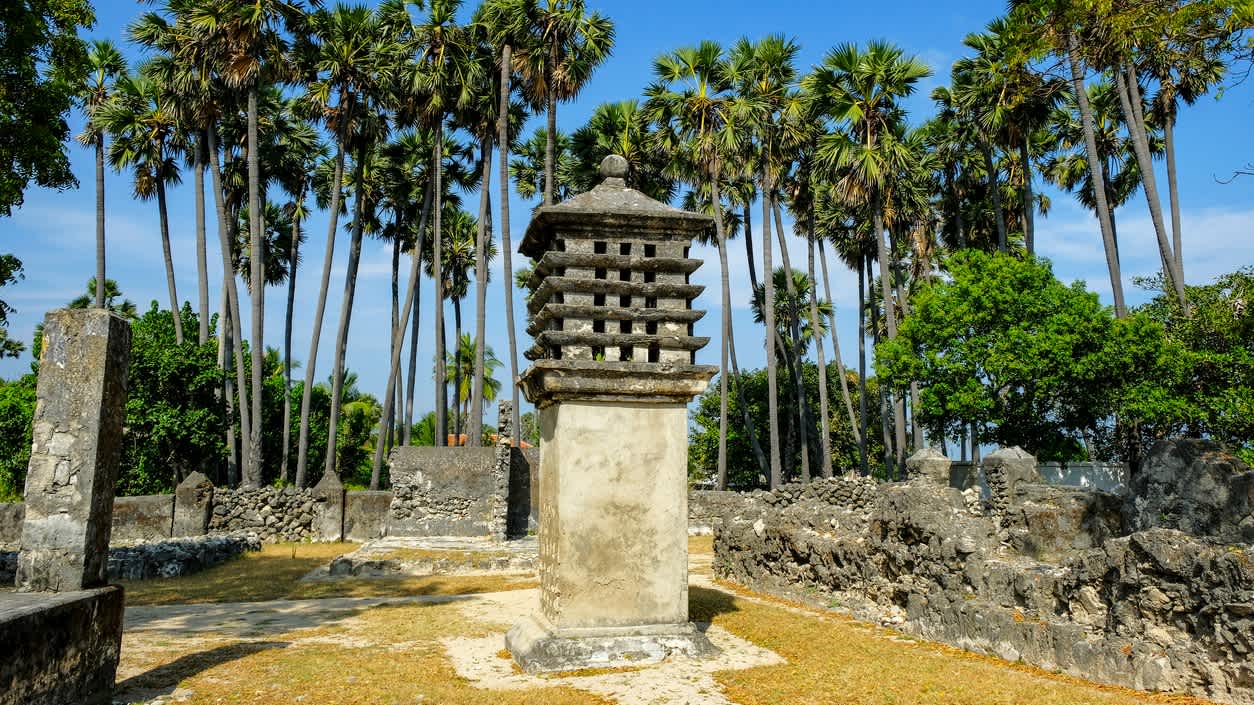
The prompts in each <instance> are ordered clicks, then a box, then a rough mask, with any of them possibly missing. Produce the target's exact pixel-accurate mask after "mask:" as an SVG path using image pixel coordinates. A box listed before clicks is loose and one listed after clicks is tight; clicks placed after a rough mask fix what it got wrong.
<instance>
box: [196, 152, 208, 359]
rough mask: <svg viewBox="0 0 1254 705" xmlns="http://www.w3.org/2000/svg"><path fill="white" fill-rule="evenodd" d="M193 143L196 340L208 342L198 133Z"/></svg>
mask: <svg viewBox="0 0 1254 705" xmlns="http://www.w3.org/2000/svg"><path fill="white" fill-rule="evenodd" d="M192 140H193V141H194V142H195V147H194V152H193V157H192V160H193V164H192V171H193V172H194V173H195V175H196V178H195V188H196V285H197V286H196V289H197V291H196V294H197V296H196V299H197V301H196V303H197V308H196V310H197V312H198V313H199V315H200V330H198V331H197V336H196V340H197V341H199V342H200V344H201V345H204V344H205V343H207V342H209V254H208V250H207V247H206V243H205V140H204V137H203V135H202V133H200V132H199V131H197V132H195V133H193V134H192Z"/></svg>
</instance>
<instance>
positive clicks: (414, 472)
mask: <svg viewBox="0 0 1254 705" xmlns="http://www.w3.org/2000/svg"><path fill="white" fill-rule="evenodd" d="M497 465H498V464H497V449H496V448H495V447H485V448H467V447H454V448H428V447H419V446H402V447H398V448H395V449H393V451H392V455H391V478H392V503H391V506H390V508H389V510H388V520H387V534H388V535H389V536H492V535H493V534H494V533H495V531H496V529H497V526H496V525H497V522H498V521H500V520H503V519H504V516H501V517H499V518H498V517H497V514H498V513H499V512H500V510H501V509H503V508H504V501H505V497H503V496H500V495H501V494H502V491H508V488H507V487H502V486H500V485H501V484H502V483H500V482H498V479H499V478H498V477H497V474H498V473H497ZM501 529H502V530H503V529H504V527H501Z"/></svg>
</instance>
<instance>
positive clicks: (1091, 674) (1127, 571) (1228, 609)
mask: <svg viewBox="0 0 1254 705" xmlns="http://www.w3.org/2000/svg"><path fill="white" fill-rule="evenodd" d="M1007 474H1008V475H1011V476H1012V477H1013V476H1014V475H1015V473H1013V472H1012V473H1007ZM1018 477H1019V478H1020V479H1018V480H1017V481H1012V483H1010V485H1011V486H1012V487H1013V488H1014V490H1013V493H1011V492H1007V493H1006V501H1005V504H1004V505H1003V509H1002V510H1001V511H997V512H994V511H993V510H992V509H991V507H990V508H988V509H987V510H986V509H985V508H983V506H982V505H981V503H979V502H972V501H970V497H967V496H964V494H963V493H961V492H959V491H958V490H956V489H952V488H938V487H937V486H936V485H935V484H933V483H931V482H920V481H913V482H906V483H889V484H883V485H878V486H877V485H871V486H870V487H871V489H870V491H869V492H867V493H866V494H863V495H861V496H862V497H864V498H865V497H869V498H870V501H869V502H864V503H863V504H861V505H859V506H855V507H851V506H850V505H849V504H848V503H847V502H842V501H829V500H827V499H825V497H827V496H835V495H831V494H830V491H829V490H824V489H817V490H815V491H812V492H810V493H808V496H806V495H807V493H806V492H805V491H804V490H802V491H800V492H798V491H797V490H795V489H794V488H782V490H783V491H780V492H776V493H756V494H754V495H749V496H747V497H746V498H745V503H744V504H742V505H741V506H738V507H736V506H733V507H731V509H730V511H731V513H730V514H728V515H725V516H724V518H723V521H722V523H721V525H716V528H715V571H716V573H717V574H718V575H720V576H722V577H726V578H731V579H734V580H737V581H739V582H742V583H745V584H749V585H754V586H757V587H759V588H764V589H769V590H782V591H785V592H790V593H791V594H794V595H798V596H802V597H804V594H805V593H806V592H809V593H811V594H812V593H813V591H814V590H815V589H817V590H818V591H819V592H820V594H823V595H824V597H823V598H822V599H823V601H824V602H825V603H836V604H839V605H841V606H842V607H843V608H845V609H848V610H850V611H851V612H853V613H854V614H855V615H856V616H859V617H862V618H867V619H873V620H876V621H880V622H882V623H884V624H887V625H891V626H895V627H898V628H900V629H902V630H904V631H907V632H909V633H912V634H916V635H918V636H921V637H924V638H928V639H933V640H937V641H943V642H947V643H950V644H954V645H956V646H960V647H962V648H966V649H970V650H973V651H978V652H982V653H986V654H991V655H995V656H999V657H1001V658H1005V659H1009V660H1012V661H1013V660H1019V659H1022V660H1023V661H1025V662H1027V663H1031V664H1034V665H1037V666H1040V667H1043V668H1046V669H1051V670H1055V669H1056V670H1060V671H1063V672H1066V673H1069V674H1072V675H1076V676H1080V677H1084V678H1088V679H1093V680H1098V681H1103V682H1108V683H1114V684H1119V685H1126V686H1131V687H1136V688H1143V689H1148V690H1165V691H1179V692H1189V693H1194V694H1199V695H1204V696H1206V697H1210V698H1213V699H1216V700H1219V701H1223V702H1231V703H1245V704H1248V703H1254V658H1251V654H1254V547H1251V546H1249V545H1243V544H1232V543H1228V542H1221V541H1216V540H1214V539H1211V538H1206V537H1197V536H1192V535H1189V534H1185V533H1182V532H1180V531H1176V530H1172V529H1163V528H1153V529H1149V530H1144V531H1138V532H1136V533H1132V534H1131V535H1125V536H1121V535H1119V533H1120V529H1121V516H1120V512H1119V511H1118V510H1119V507H1120V500H1119V499H1118V498H1116V497H1115V496H1114V495H1109V494H1105V493H1089V492H1084V491H1081V490H1079V489H1077V488H1061V487H1047V486H1043V485H1037V484H1032V483H1028V482H1023V481H1022V477H1023V475H1022V474H1019V475H1018ZM831 482H832V481H827V483H828V484H830V483H831ZM815 484H816V485H818V484H821V483H815ZM1042 559H1047V560H1042Z"/></svg>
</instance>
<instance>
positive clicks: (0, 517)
mask: <svg viewBox="0 0 1254 705" xmlns="http://www.w3.org/2000/svg"><path fill="white" fill-rule="evenodd" d="M25 517H26V505H25V504H22V503H21V502H14V503H11V504H8V503H6V504H0V546H13V547H15V548H16V547H17V544H18V542H19V541H21V540H22V520H23V519H24V518H25Z"/></svg>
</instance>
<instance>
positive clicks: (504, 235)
mask: <svg viewBox="0 0 1254 705" xmlns="http://www.w3.org/2000/svg"><path fill="white" fill-rule="evenodd" d="M511 50H512V47H511V46H510V45H509V44H506V45H505V46H503V47H501V103H500V107H499V109H498V111H497V117H496V144H497V145H498V146H499V147H500V150H499V151H500V159H499V160H497V174H496V179H497V181H498V182H499V184H498V185H499V187H500V189H501V193H500V198H499V199H498V200H499V203H500V204H501V205H500V210H501V258H502V260H501V262H502V264H503V265H504V270H505V271H504V273H503V274H502V277H501V279H502V280H503V281H502V282H501V286H502V287H503V288H504V289H505V330H506V332H507V333H508V335H509V390H510V398H511V399H512V400H513V403H514V405H513V412H512V418H511V419H510V421H511V425H510V428H512V429H514V437H515V438H521V437H522V426H521V425H520V423H519V414H521V413H522V412H521V411H520V410H519V408H518V407H519V399H518V340H517V331H516V330H515V328H514V265H513V261H512V257H513V252H512V250H513V245H512V244H511V242H510V236H509V92H510V86H509V84H510V77H511V74H512V72H511V70H510V60H511V59H510V56H511Z"/></svg>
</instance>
